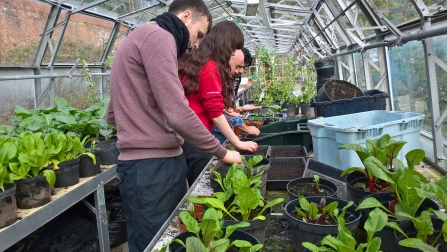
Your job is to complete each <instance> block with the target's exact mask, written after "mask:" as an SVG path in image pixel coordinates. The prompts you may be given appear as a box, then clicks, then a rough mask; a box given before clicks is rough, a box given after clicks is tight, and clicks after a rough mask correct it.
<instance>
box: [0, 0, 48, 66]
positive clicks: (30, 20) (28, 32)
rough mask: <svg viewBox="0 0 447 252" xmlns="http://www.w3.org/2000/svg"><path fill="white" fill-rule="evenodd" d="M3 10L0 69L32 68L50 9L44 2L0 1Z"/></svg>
mask: <svg viewBox="0 0 447 252" xmlns="http://www.w3.org/2000/svg"><path fill="white" fill-rule="evenodd" d="M0 9H1V10H2V11H0V20H1V22H2V23H1V24H2V29H0V66H29V65H31V64H32V62H33V58H34V55H35V53H36V50H37V46H38V45H39V41H40V38H41V37H40V35H41V34H42V31H43V29H44V28H45V24H46V22H47V18H48V13H49V12H50V9H51V6H50V5H48V4H45V3H43V2H41V1H0ZM5 27H6V28H7V29H3V28H5ZM10 28H12V29H10Z"/></svg>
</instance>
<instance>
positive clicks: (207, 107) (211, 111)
mask: <svg viewBox="0 0 447 252" xmlns="http://www.w3.org/2000/svg"><path fill="white" fill-rule="evenodd" d="M243 45H244V35H243V34H242V31H241V30H240V28H239V27H238V26H237V25H236V24H235V23H234V22H232V21H221V22H219V23H217V24H216V25H214V26H213V27H212V28H211V30H210V32H209V33H208V34H207V35H206V36H205V37H204V38H203V39H202V40H201V41H200V44H199V47H198V49H193V50H192V51H191V52H190V53H189V54H188V55H186V56H184V57H182V58H181V59H180V62H179V77H180V80H181V81H182V84H183V89H184V90H185V96H186V98H187V99H188V102H189V106H190V107H191V108H192V109H193V110H194V112H196V114H197V116H198V117H199V118H200V120H201V121H202V123H203V124H204V125H205V127H206V128H207V129H208V130H209V131H211V130H212V129H213V126H214V125H216V126H217V128H218V129H219V130H220V131H221V133H222V134H223V135H224V136H225V137H226V138H227V139H228V140H229V141H230V142H231V143H232V144H233V145H234V146H235V147H236V148H238V149H240V150H249V151H253V152H254V151H255V150H256V149H257V148H258V145H257V144H256V143H255V142H242V141H240V140H239V138H238V137H237V136H236V135H235V134H234V132H233V130H232V129H231V127H230V125H229V124H228V122H227V119H226V118H225V116H224V115H223V110H224V109H233V108H235V100H236V97H235V96H234V78H233V75H232V69H234V71H239V70H238V68H237V67H236V66H237V65H241V64H244V58H243V57H242V58H241V59H238V58H236V57H235V52H236V50H240V49H241V48H242V46H243ZM241 70H242V69H241ZM182 147H183V151H184V154H185V157H186V159H187V164H188V168H189V169H188V174H187V176H188V182H189V183H190V185H191V183H193V182H194V181H195V179H196V178H197V176H198V175H199V174H200V172H201V171H202V170H203V168H205V166H206V164H207V163H208V161H209V160H210V159H211V157H212V156H211V155H209V154H206V153H203V152H200V151H199V150H197V149H195V148H194V147H192V146H191V145H190V144H188V143H187V142H185V144H184V145H183V146H182ZM199 152H200V153H203V155H199V154H198V153H199ZM198 156H200V157H199V158H198ZM189 157H193V158H192V159H191V160H189ZM198 160H202V162H200V161H198ZM190 164H191V165H190Z"/></svg>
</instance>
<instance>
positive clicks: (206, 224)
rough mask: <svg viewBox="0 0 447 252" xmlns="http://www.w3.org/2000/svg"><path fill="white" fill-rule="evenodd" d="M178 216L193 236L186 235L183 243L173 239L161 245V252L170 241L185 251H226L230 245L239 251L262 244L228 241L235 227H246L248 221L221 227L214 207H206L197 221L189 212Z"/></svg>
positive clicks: (251, 248) (251, 249) (255, 247)
mask: <svg viewBox="0 0 447 252" xmlns="http://www.w3.org/2000/svg"><path fill="white" fill-rule="evenodd" d="M180 218H181V219H182V222H183V223H184V224H185V226H186V229H187V230H188V231H189V232H191V233H194V235H195V236H192V237H188V238H187V239H186V244H184V243H183V242H182V241H181V240H179V239H174V240H172V241H170V242H168V243H166V244H164V245H163V247H162V248H161V252H164V251H166V249H167V248H168V246H169V245H170V244H171V243H172V242H177V243H179V244H181V245H182V246H184V247H185V248H186V251H216V252H217V251H227V250H228V249H229V248H231V247H233V246H234V247H238V248H239V251H258V250H260V249H261V248H262V247H263V245H262V244H254V245H253V244H251V243H250V242H248V241H243V240H235V241H233V242H231V241H230V238H229V237H230V235H231V234H232V233H233V232H234V231H235V230H236V229H237V228H241V227H248V226H250V223H248V222H240V223H238V224H234V225H230V226H228V227H226V229H225V230H223V229H222V227H223V224H224V222H223V220H221V219H220V218H219V216H218V213H217V211H216V209H214V208H208V209H207V210H206V211H205V214H204V216H203V219H202V221H201V222H200V223H198V222H197V221H196V220H195V219H194V218H193V217H192V216H191V214H190V213H189V212H185V211H184V212H181V213H180Z"/></svg>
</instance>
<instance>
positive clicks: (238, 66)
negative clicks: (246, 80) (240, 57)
mask: <svg viewBox="0 0 447 252" xmlns="http://www.w3.org/2000/svg"><path fill="white" fill-rule="evenodd" d="M236 69H247V67H246V66H241V65H236Z"/></svg>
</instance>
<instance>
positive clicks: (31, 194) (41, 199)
mask: <svg viewBox="0 0 447 252" xmlns="http://www.w3.org/2000/svg"><path fill="white" fill-rule="evenodd" d="M15 183H16V186H17V188H16V199H17V207H18V208H22V209H30V208H34V207H40V206H43V205H45V204H47V203H48V202H50V201H51V189H50V184H48V182H47V180H46V179H45V177H44V176H43V175H39V176H36V177H32V178H27V179H23V180H17V181H16V182H15Z"/></svg>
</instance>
